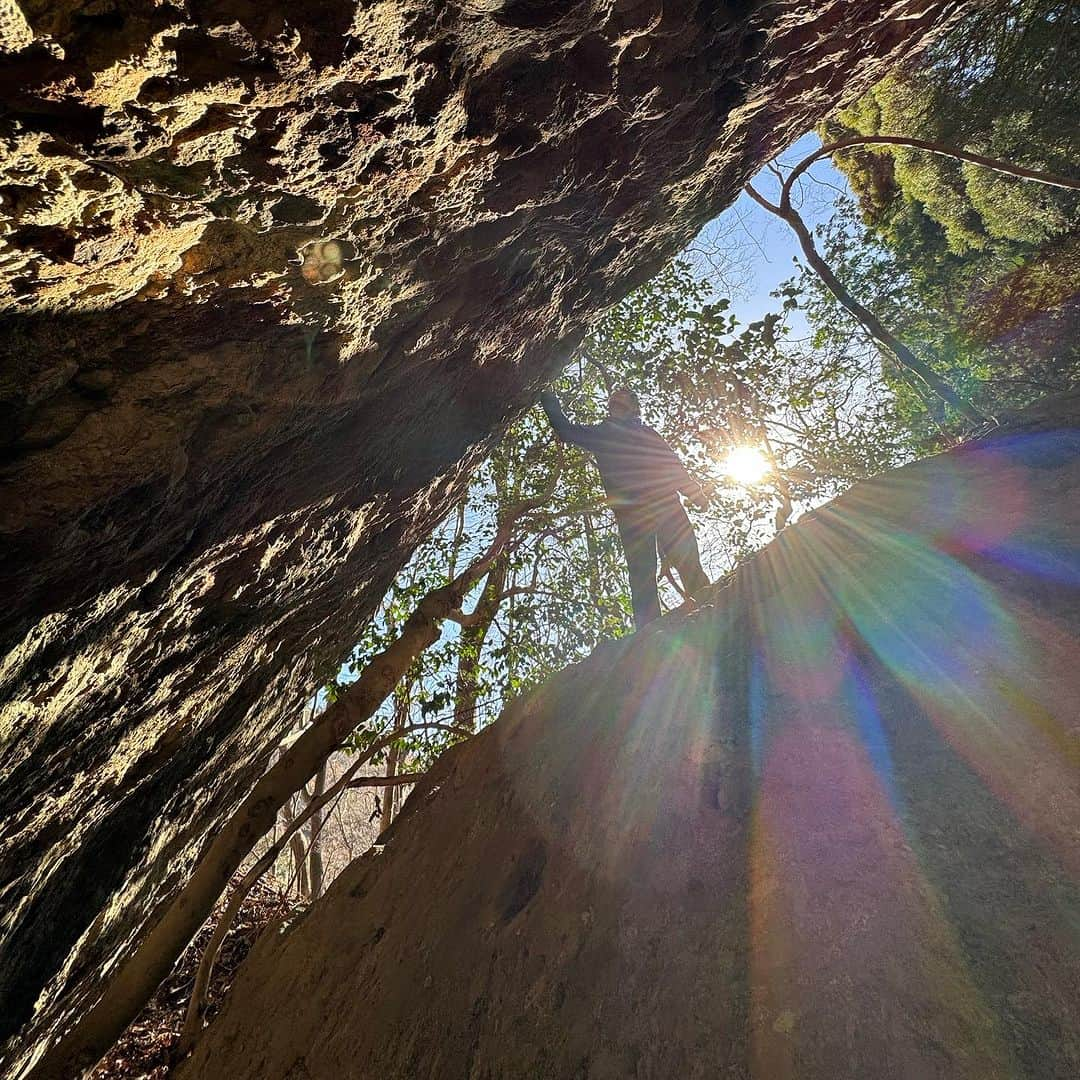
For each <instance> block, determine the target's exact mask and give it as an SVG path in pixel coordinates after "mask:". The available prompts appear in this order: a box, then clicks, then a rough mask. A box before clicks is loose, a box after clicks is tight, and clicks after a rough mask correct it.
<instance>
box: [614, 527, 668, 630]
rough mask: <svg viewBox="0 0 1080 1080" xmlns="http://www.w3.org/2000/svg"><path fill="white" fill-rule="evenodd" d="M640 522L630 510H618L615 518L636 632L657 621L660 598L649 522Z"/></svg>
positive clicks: (653, 541)
mask: <svg viewBox="0 0 1080 1080" xmlns="http://www.w3.org/2000/svg"><path fill="white" fill-rule="evenodd" d="M642 518H643V515H640V514H635V513H634V512H633V511H632V510H629V511H627V510H622V511H619V512H617V513H616V515H615V520H616V522H617V523H618V526H619V538H620V539H621V540H622V546H623V551H624V552H625V554H626V569H627V571H628V573H629V575H630V599H631V602H632V603H633V606H634V625H635V626H636V627H637V628H638V629H639V630H640V629H641V628H642V627H643V626H645V625H646V624H647V623H650V622H652V621H653V619H658V618H659V617H660V597H659V594H658V593H657V590H656V533H655V532H654V531H653V529H652V527H651V522H649V521H646V520H643V519H642Z"/></svg>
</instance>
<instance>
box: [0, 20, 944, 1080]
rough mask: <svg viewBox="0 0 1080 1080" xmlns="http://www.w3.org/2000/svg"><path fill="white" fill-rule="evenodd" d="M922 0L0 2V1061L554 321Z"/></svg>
mask: <svg viewBox="0 0 1080 1080" xmlns="http://www.w3.org/2000/svg"><path fill="white" fill-rule="evenodd" d="M961 6H962V5H961V4H960V3H958V2H956V0H783V2H777V3H766V4H761V3H752V2H747V0H738V2H730V3H719V2H717V3H689V2H687V3H671V2H666V0H665V2H661V0H639V2H634V0H546V2H545V0H475V2H468V3H466V2H461V3H431V2H429V0H375V2H371V3H364V4H359V3H355V2H350V0H305V2H303V3H301V2H296V0H293V2H289V3H282V2H279V0H188V2H186V3H180V2H174V0H156V2H154V3H146V2H144V0H93V2H87V0H51V2H48V0H19V2H18V3H14V2H13V0H6V2H4V3H0V106H2V110H3V112H2V115H0V195H2V200H3V202H2V221H0V266H2V276H0V304H2V305H3V312H4V314H3V316H2V325H0V350H2V355H3V364H2V368H0V595H2V596H3V600H4V613H3V621H2V624H0V656H3V659H2V660H0V700H2V703H3V714H2V715H3V720H2V727H0V800H2V805H0V813H2V820H3V827H2V833H0V845H2V847H0V865H2V872H0V913H2V914H0V920H2V922H0V931H2V933H3V940H2V943H0V970H2V972H3V977H2V978H0V1044H3V1043H4V1042H5V1040H8V1039H9V1037H10V1041H8V1042H7V1046H8V1049H9V1051H10V1053H11V1059H12V1060H20V1061H24V1062H25V1061H26V1060H28V1059H29V1058H30V1057H32V1055H33V1054H34V1053H35V1052H36V1049H37V1048H40V1046H41V1045H42V1044H43V1042H44V1041H45V1040H47V1039H48V1038H49V1037H50V1034H51V1033H52V1032H54V1031H55V1029H56V1028H57V1027H58V1026H63V1025H64V1024H65V1023H66V1022H67V1021H68V1020H69V1019H70V1018H71V1016H73V1015H75V1014H77V1013H78V1012H79V1011H80V1010H81V1009H82V1008H83V1007H84V1006H85V1003H86V1001H87V1000H88V999H89V998H92V997H93V995H94V994H95V992H96V988H97V986H98V985H99V983H98V979H99V975H100V972H101V971H102V970H103V968H105V967H106V966H107V965H109V964H110V963H111V962H112V961H114V960H115V958H116V956H117V953H118V951H122V950H123V949H125V948H126V947H127V944H128V943H129V942H130V941H131V940H132V937H133V935H135V934H136V933H137V932H138V930H139V927H140V926H141V925H142V924H143V922H144V920H145V919H146V918H147V915H148V913H149V912H151V911H153V909H154V907H155V904H156V903H157V901H158V900H159V899H160V898H161V896H162V895H163V894H164V893H165V892H167V891H168V890H170V889H171V888H173V887H174V886H175V884H176V881H177V879H178V877H179V876H180V875H182V874H183V872H184V870H185V868H186V867H187V866H189V865H190V862H191V859H192V857H193V856H194V854H195V852H196V851H197V849H198V847H199V845H200V843H201V841H202V838H203V837H204V836H205V834H206V832H207V831H208V830H209V829H212V828H213V826H214V823H215V822H216V821H219V820H220V819H221V816H222V815H223V814H224V813H226V812H227V811H228V810H229V808H230V806H232V805H234V804H235V801H236V798H237V796H238V793H239V792H240V791H242V790H243V789H244V787H245V786H246V785H247V784H248V783H249V782H250V780H251V777H252V776H253V775H254V774H255V773H257V771H258V770H259V769H260V767H261V766H262V763H263V762H264V761H265V757H266V754H267V752H268V748H269V747H270V746H271V745H272V743H273V741H274V738H275V735H276V733H277V732H278V731H280V730H281V729H282V725H283V723H284V721H285V719H287V718H288V719H291V715H292V713H293V710H295V708H297V707H298V705H299V702H300V700H301V699H302V696H303V695H304V694H305V693H306V692H309V691H310V689H311V687H312V685H313V680H314V672H315V669H316V668H317V667H318V666H320V665H323V666H328V665H329V664H330V663H331V662H332V661H334V660H336V659H338V658H339V656H340V654H341V651H342V650H344V649H346V648H347V647H348V645H349V643H350V641H352V640H355V637H356V635H357V633H358V630H359V628H360V626H361V625H362V623H363V620H364V619H365V618H366V616H367V615H368V613H369V612H370V610H371V609H372V606H373V604H374V603H375V601H376V599H377V597H378V596H379V594H380V592H381V591H382V589H383V588H384V587H385V585H386V584H387V583H388V581H389V579H390V578H391V576H392V574H393V573H394V571H395V570H396V568H397V567H399V566H400V565H401V563H402V561H403V559H404V558H405V557H406V556H407V554H408V552H409V551H410V549H411V548H412V546H413V545H414V544H415V542H416V541H417V539H418V538H419V537H420V536H422V535H423V534H424V532H425V531H426V530H427V529H429V528H430V526H431V525H432V523H433V522H434V521H435V520H437V518H438V517H439V516H440V515H441V514H442V513H443V512H444V511H445V510H446V509H447V507H448V505H449V501H450V499H451V498H452V497H453V494H454V492H455V491H458V490H460V485H461V483H462V481H463V478H464V476H465V474H466V472H467V470H468V467H469V465H470V463H471V462H472V461H473V460H475V457H476V455H477V454H478V453H481V452H482V451H483V449H484V445H485V440H486V439H488V438H490V437H491V435H492V434H493V433H496V432H497V431H498V430H499V429H500V427H501V426H502V425H503V424H505V422H506V421H507V419H508V418H509V417H510V416H512V415H513V414H514V412H515V410H518V409H520V408H521V407H522V406H523V405H525V404H526V403H528V401H530V400H531V396H532V394H533V393H534V392H535V388H536V387H537V386H538V385H539V384H540V383H541V382H542V380H543V379H544V378H545V377H547V376H548V375H549V374H550V373H551V372H552V370H553V369H554V368H555V367H556V366H557V364H558V363H559V361H560V359H561V357H563V356H564V355H565V352H566V350H567V349H568V348H570V347H571V346H572V345H573V343H574V342H575V341H576V340H577V338H578V337H579V336H580V334H581V333H582V331H583V328H584V326H585V324H586V323H587V322H588V320H589V319H590V318H591V317H592V316H593V315H594V314H595V313H596V312H598V311H600V310H602V309H603V308H604V307H605V306H606V305H608V304H610V303H611V302H612V301H613V300H614V299H615V298H617V297H618V296H620V295H621V294H623V293H624V292H625V291H626V290H628V289H629V288H630V287H631V286H632V285H633V284H634V283H635V282H637V281H640V280H642V278H643V277H645V276H646V275H647V274H648V273H649V272H650V271H651V270H653V269H655V268H656V267H657V265H658V264H659V263H660V262H661V261H662V260H663V259H664V258H666V257H667V256H669V255H670V254H672V253H673V252H675V251H676V250H678V249H679V247H680V246H681V245H683V244H684V243H685V242H686V241H687V240H688V239H689V238H690V237H692V236H693V234H694V232H695V230H696V229H698V228H699V227H700V226H701V225H702V224H703V223H704V222H705V221H706V220H707V219H708V218H709V216H710V215H712V214H713V213H715V212H716V211H717V210H718V209H720V208H721V207H722V206H724V205H725V204H726V203H728V202H729V201H730V200H731V199H732V198H733V197H734V196H735V194H736V193H737V191H738V190H739V187H740V185H741V184H742V182H743V181H744V180H745V179H746V178H747V176H748V175H749V174H750V173H752V172H753V171H754V170H755V169H756V168H757V167H758V166H759V165H760V163H762V162H763V161H764V160H766V159H767V158H768V157H769V156H770V155H772V154H773V153H775V152H776V151H777V150H778V149H780V148H781V147H783V146H784V145H785V143H787V142H788V141H789V140H791V139H792V138H793V137H794V136H795V135H797V134H798V133H800V132H801V131H803V130H805V129H806V128H807V126H808V125H809V124H811V123H812V122H813V121H815V120H816V119H817V118H819V117H820V116H821V115H822V114H823V113H824V112H825V111H826V110H827V109H828V108H829V107H830V106H832V105H833V104H834V103H835V102H836V100H837V99H838V97H839V96H840V95H841V93H842V92H844V91H845V90H847V91H851V92H856V91H858V90H860V89H861V88H863V87H865V86H866V85H868V83H869V82H870V81H872V80H873V79H875V78H877V77H878V76H880V75H881V74H883V73H884V72H885V71H886V70H887V69H888V67H889V66H890V65H891V64H893V63H895V62H896V61H897V60H899V59H900V58H901V57H902V56H904V55H906V54H907V53H909V52H910V51H911V50H912V49H913V48H914V47H916V46H917V45H918V44H919V43H920V42H921V41H922V40H923V39H924V38H925V36H926V34H927V33H928V32H930V31H932V30H933V29H934V28H936V27H938V26H940V25H941V24H942V23H943V22H944V21H945V20H946V19H947V18H948V17H949V16H950V15H952V14H954V13H955V12H956V11H957V10H958V9H959V8H960V7H961ZM331 241H332V242H334V243H336V244H337V245H338V248H337V255H338V257H339V258H340V259H341V269H340V274H339V273H338V262H337V260H336V259H335V258H333V257H332V255H333V249H327V248H325V247H323V246H321V245H323V244H325V243H327V242H331Z"/></svg>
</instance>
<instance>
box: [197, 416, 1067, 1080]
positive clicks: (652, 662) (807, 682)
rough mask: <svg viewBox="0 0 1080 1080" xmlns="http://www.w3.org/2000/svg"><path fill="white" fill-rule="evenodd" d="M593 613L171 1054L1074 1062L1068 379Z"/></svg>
mask: <svg viewBox="0 0 1080 1080" xmlns="http://www.w3.org/2000/svg"><path fill="white" fill-rule="evenodd" d="M1068 413H1069V415H1068V419H1067V421H1066V424H1067V426H1065V427H1061V426H1059V423H1060V422H1061V420H1062V418H1061V414H1060V413H1059V414H1058V417H1057V419H1054V418H1053V417H1051V418H1048V419H1047V420H1046V422H1045V423H1044V424H1039V423H1037V422H1035V421H1034V420H1033V421H1032V422H1031V423H1030V424H1029V426H1026V427H1025V428H1023V429H1020V428H1018V429H1016V430H1014V431H1013V432H1012V433H1011V434H1010V435H1009V436H1002V437H999V438H997V439H995V440H994V441H992V442H989V443H986V444H984V445H981V446H977V447H973V448H969V449H967V450H964V451H960V452H955V453H952V454H950V455H947V456H944V457H941V458H938V459H936V460H932V461H928V462H925V463H923V464H919V465H916V466H911V467H909V468H906V469H903V470H900V471H899V472H897V473H896V474H894V475H892V476H889V477H886V478H884V479H882V480H880V481H877V482H874V483H868V484H864V485H861V486H860V487H858V488H857V489H855V490H853V491H852V492H851V493H850V494H848V495H846V496H845V497H843V498H842V499H840V500H838V501H837V502H835V503H834V504H832V505H831V506H830V507H828V508H827V509H825V510H823V511H821V512H819V513H818V514H817V515H815V516H814V518H813V519H811V520H808V521H806V522H804V523H802V524H799V525H797V526H796V527H794V528H792V529H789V530H788V531H787V532H785V533H784V534H783V535H782V537H781V538H780V539H779V540H777V541H776V542H775V543H774V544H773V545H772V546H771V547H770V548H768V549H767V550H766V551H765V552H764V553H763V554H761V555H760V556H759V557H758V558H756V559H755V561H754V562H753V563H751V564H750V565H748V566H745V567H744V568H743V569H742V570H741V571H740V572H739V573H738V574H737V575H736V576H735V578H734V579H733V580H732V581H731V582H730V583H728V584H727V585H726V586H724V587H721V588H718V589H717V590H716V591H715V595H714V598H713V600H712V602H711V603H710V604H709V605H708V606H706V607H704V608H703V609H702V610H700V611H698V612H697V613H695V614H693V615H691V616H689V617H678V616H673V617H670V618H667V619H665V620H663V621H662V622H661V623H659V624H657V625H656V626H655V627H654V628H652V629H650V630H648V631H646V632H644V633H639V634H637V635H636V636H634V637H633V638H631V639H629V640H624V641H621V642H617V643H614V644H612V645H610V646H607V647H604V648H602V649H600V650H598V652H597V653H596V654H595V655H594V656H593V657H591V658H590V659H589V660H588V661H586V662H585V663H583V664H581V665H579V666H578V667H577V668H575V669H572V670H569V671H567V672H565V673H564V674H563V675H562V676H560V677H558V678H556V679H554V680H553V681H552V682H551V683H550V684H549V685H548V686H547V687H546V688H545V689H544V690H543V691H542V692H540V693H539V694H537V695H536V696H534V697H533V698H532V699H531V700H529V701H527V702H525V703H523V704H521V705H520V706H519V707H516V708H512V709H511V710H510V711H509V712H508V713H507V715H505V716H504V717H503V718H502V719H501V720H499V721H498V722H497V723H496V724H495V725H493V726H492V727H491V728H490V729H488V730H487V731H486V732H484V733H483V734H482V735H481V736H479V737H478V738H476V739H475V740H474V741H473V742H472V743H471V744H466V745H465V746H464V747H461V748H458V749H457V750H454V751H451V752H450V753H449V754H447V755H446V756H445V757H444V758H443V759H442V761H441V762H440V763H439V764H438V765H437V766H436V769H435V771H434V773H433V775H432V777H431V778H430V781H429V782H428V783H426V784H425V785H423V786H422V788H420V789H418V790H417V791H416V792H415V793H414V794H413V795H412V796H411V797H410V799H409V801H408V803H407V804H406V807H405V810H404V812H403V814H402V815H401V817H400V818H399V820H398V821H397V822H396V823H395V825H394V826H393V827H392V829H391V831H390V834H389V836H388V837H387V839H386V845H385V848H384V849H383V850H382V851H381V852H380V853H372V854H369V855H367V856H365V857H363V858H361V859H359V860H358V861H357V862H355V863H354V864H353V865H352V866H351V867H350V868H349V869H348V870H347V871H346V872H345V873H344V874H343V875H342V877H341V878H340V879H339V880H338V881H337V882H336V884H335V885H334V886H333V888H332V889H331V891H330V893H329V894H328V895H327V896H326V897H325V898H324V899H323V900H322V901H320V902H319V903H318V904H316V905H315V906H314V908H313V909H312V910H311V911H310V912H309V913H308V914H307V916H306V917H304V918H303V919H302V921H301V922H300V923H299V925H297V926H296V927H295V928H294V929H292V930H290V931H289V932H288V933H286V934H284V935H274V934H271V936H270V937H269V938H265V939H264V940H263V941H262V942H261V943H260V945H258V946H256V950H255V951H254V952H253V954H252V957H251V958H250V959H249V961H248V962H247V963H246V965H245V967H244V968H243V970H242V973H241V976H240V978H239V980H238V982H237V984H236V987H235V990H234V992H233V995H232V998H231V999H230V1001H229V1002H228V1004H227V1006H226V1008H225V1010H224V1012H223V1014H222V1015H221V1017H220V1018H219V1019H218V1020H217V1021H216V1022H215V1023H214V1024H213V1025H212V1026H211V1028H210V1029H209V1031H208V1033H207V1035H206V1036H205V1038H204V1042H203V1044H202V1046H201V1047H200V1048H199V1050H198V1052H197V1054H196V1056H195V1058H194V1060H193V1061H192V1062H191V1063H190V1064H189V1066H188V1067H187V1068H186V1070H185V1071H184V1072H183V1073H182V1077H183V1080H194V1078H195V1077H199V1078H200V1080H218V1078H222V1080H223V1078H225V1077H228V1078H229V1080H248V1078H250V1080H255V1078H258V1080H284V1078H285V1077H289V1078H291V1080H299V1078H304V1080H330V1078H331V1077H333V1078H335V1080H336V1078H355V1080H360V1078H365V1080H366V1078H376V1077H377V1078H381V1080H387V1078H401V1080H405V1078H409V1080H418V1078H426V1077H432V1078H435V1077H440V1078H442V1077H461V1078H465V1077H469V1078H473V1080H479V1078H492V1080H494V1078H495V1077H498V1078H500V1080H513V1078H521V1080H540V1078H557V1080H570V1078H585V1077H588V1078H590V1080H602V1078H612V1080H615V1078H619V1080H622V1078H625V1077H640V1078H651V1080H667V1078H670V1077H688V1078H693V1077H700V1078H702V1080H706V1078H707V1080H713V1078H716V1077H751V1076H752V1077H757V1078H759V1080H765V1078H767V1080H783V1078H787V1077H792V1078H794V1077H797V1078H799V1080H841V1078H851V1080H856V1078H858V1080H865V1078H867V1077H880V1078H889V1080H898V1078H909V1080H933V1078H940V1080H993V1078H1000V1080H1004V1078H1019V1077H1025V1078H1030V1080H1036V1078H1037V1080H1070V1078H1073V1077H1075V1076H1077V1075H1078V1073H1080V720H1078V712H1077V707H1076V702H1077V701H1078V700H1080V546H1078V537H1080V429H1078V427H1077V424H1078V423H1080V398H1078V399H1074V400H1073V402H1072V403H1071V405H1070V406H1069V410H1068Z"/></svg>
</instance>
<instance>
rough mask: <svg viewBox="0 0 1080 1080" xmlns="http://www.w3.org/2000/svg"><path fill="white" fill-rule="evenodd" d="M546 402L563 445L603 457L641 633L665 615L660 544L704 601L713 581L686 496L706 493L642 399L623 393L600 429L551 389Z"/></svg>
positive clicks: (611, 401) (699, 498)
mask: <svg viewBox="0 0 1080 1080" xmlns="http://www.w3.org/2000/svg"><path fill="white" fill-rule="evenodd" d="M540 404H541V405H543V407H544V412H546V413H547V416H548V419H549V420H550V421H551V426H552V428H553V429H554V431H555V434H556V435H557V436H558V437H559V438H560V439H561V440H562V441H563V442H568V443H572V444H573V445H574V446H580V447H582V448H583V449H585V450H588V451H590V452H591V453H592V455H593V457H594V458H595V459H596V467H597V468H598V469H599V470H600V479H601V480H603V482H604V490H605V491H606V492H607V494H608V501H609V502H610V504H611V508H612V509H613V510H614V511H615V521H616V522H617V523H618V526H619V536H620V538H621V539H622V545H623V550H624V551H625V552H626V566H627V569H628V570H629V572H630V596H631V598H632V600H633V605H634V623H635V625H637V626H638V627H639V628H640V627H642V626H644V625H645V624H646V623H648V622H651V621H652V620H653V619H655V618H658V617H659V615H660V598H659V596H658V594H657V590H656V554H657V547H659V550H660V552H661V554H662V555H663V556H664V558H665V559H666V560H667V561H668V562H669V563H670V564H671V565H672V566H673V567H674V568H675V569H676V570H677V571H678V572H679V578H680V579H681V580H682V584H683V589H684V590H685V591H686V593H687V594H688V595H689V596H693V597H695V598H697V597H700V596H701V593H702V590H703V589H705V587H706V586H707V585H708V584H709V579H708V578H707V577H706V576H705V571H704V570H702V568H701V555H700V553H699V552H698V545H697V539H696V538H695V536H694V527H693V526H692V525H691V524H690V519H689V518H688V517H687V516H686V511H685V510H684V509H683V505H682V503H681V502H680V501H679V492H680V491H681V492H682V493H683V494H684V495H686V496H687V497H688V498H690V499H691V500H692V501H694V502H695V503H698V504H703V503H704V502H705V495H704V492H703V491H702V490H701V485H700V484H699V483H698V482H697V481H696V480H694V479H693V478H692V477H691V476H690V474H689V473H688V472H687V471H686V469H685V468H684V467H683V463H682V462H681V461H680V460H679V459H678V458H677V457H676V456H675V452H674V451H673V450H672V449H671V447H670V446H668V444H667V443H666V442H664V440H663V439H662V438H661V437H660V436H659V435H658V434H657V433H656V432H655V431H653V429H652V428H651V427H649V426H648V425H647V424H643V423H642V422H641V406H640V405H639V404H638V399H637V397H636V395H634V394H633V393H631V392H630V391H629V390H616V391H615V392H614V393H613V394H612V395H611V396H610V397H609V398H608V416H607V419H606V420H605V421H604V422H603V423H600V424H572V423H571V422H570V421H569V420H568V419H567V418H566V414H565V413H564V412H563V411H562V407H561V406H560V405H559V399H558V398H557V397H556V396H555V395H554V394H552V393H550V392H547V393H543V394H541V395H540Z"/></svg>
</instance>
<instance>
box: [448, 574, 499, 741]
mask: <svg viewBox="0 0 1080 1080" xmlns="http://www.w3.org/2000/svg"><path fill="white" fill-rule="evenodd" d="M508 569H509V560H508V559H507V558H505V557H504V558H500V559H498V560H497V561H496V563H495V565H494V566H493V567H492V568H491V572H490V573H489V574H488V576H487V580H486V581H485V582H484V588H483V591H482V592H481V593H480V598H479V599H478V600H477V602H476V607H475V608H473V610H472V612H471V613H470V615H468V616H467V617H466V619H465V623H464V625H463V626H462V628H461V638H460V642H459V645H458V661H457V673H456V675H455V678H454V726H455V727H459V728H461V729H462V730H464V731H475V730H476V701H477V697H478V696H479V692H480V670H481V667H480V664H481V660H482V658H483V653H484V643H485V642H486V641H487V636H488V631H489V630H490V629H491V624H492V623H493V622H494V621H495V616H496V615H497V614H498V613H499V606H500V604H501V603H502V600H503V590H504V589H505V588H506V575H507V572H508Z"/></svg>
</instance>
